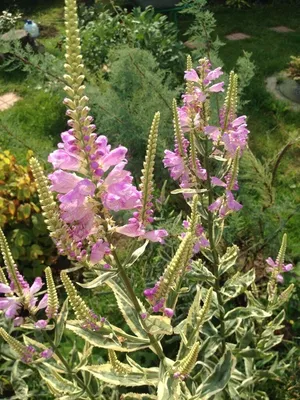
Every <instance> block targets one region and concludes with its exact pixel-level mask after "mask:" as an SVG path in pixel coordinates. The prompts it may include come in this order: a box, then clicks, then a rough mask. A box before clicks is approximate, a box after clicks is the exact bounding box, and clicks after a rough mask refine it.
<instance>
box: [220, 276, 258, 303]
mask: <svg viewBox="0 0 300 400" xmlns="http://www.w3.org/2000/svg"><path fill="white" fill-rule="evenodd" d="M254 281H255V270H254V269H251V270H250V271H248V272H246V274H243V275H241V274H240V273H239V272H238V273H236V274H235V275H234V276H233V277H232V278H230V279H228V280H227V281H226V282H225V284H224V285H223V287H222V289H221V293H222V294H223V296H224V297H225V303H226V302H227V301H229V300H232V299H234V298H235V297H237V296H239V295H240V294H241V293H244V292H245V291H246V289H247V287H248V286H250V285H251V284H252V283H253V282H254Z"/></svg>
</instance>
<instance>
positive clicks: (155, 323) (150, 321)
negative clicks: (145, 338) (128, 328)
mask: <svg viewBox="0 0 300 400" xmlns="http://www.w3.org/2000/svg"><path fill="white" fill-rule="evenodd" d="M145 324H146V326H147V328H148V331H149V333H151V334H152V335H172V333H173V328H172V325H171V320H170V318H168V317H164V316H163V315H150V316H149V317H148V318H146V319H145Z"/></svg>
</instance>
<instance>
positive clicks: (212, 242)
mask: <svg viewBox="0 0 300 400" xmlns="http://www.w3.org/2000/svg"><path fill="white" fill-rule="evenodd" d="M204 163H205V169H206V173H207V180H206V185H207V192H208V203H209V204H212V202H213V195H212V186H211V181H210V169H209V167H210V165H209V157H208V141H207V140H206V141H205V156H204ZM207 218H208V223H207V224H208V239H209V244H210V250H211V253H212V256H213V260H214V261H213V264H212V266H213V274H214V276H215V277H216V280H215V285H214V289H215V291H216V293H217V299H218V303H219V314H220V336H221V339H222V347H221V355H223V354H224V352H225V348H226V341H225V324H224V315H225V313H224V303H223V298H222V295H221V292H220V277H219V268H218V266H219V256H218V252H217V250H216V245H215V239H214V233H213V226H214V218H213V214H212V213H211V212H210V211H208V216H207Z"/></svg>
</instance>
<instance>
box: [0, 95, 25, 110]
mask: <svg viewBox="0 0 300 400" xmlns="http://www.w3.org/2000/svg"><path fill="white" fill-rule="evenodd" d="M19 100H21V97H19V96H18V95H16V94H15V93H12V92H10V93H5V94H3V95H2V96H0V111H4V110H7V109H8V108H10V107H12V106H13V105H14V104H15V103H16V102H17V101H19Z"/></svg>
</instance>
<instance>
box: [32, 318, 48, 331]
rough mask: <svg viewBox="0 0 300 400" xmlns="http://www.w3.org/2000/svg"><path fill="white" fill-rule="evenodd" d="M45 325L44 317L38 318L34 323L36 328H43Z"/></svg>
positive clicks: (46, 323) (46, 322)
mask: <svg viewBox="0 0 300 400" xmlns="http://www.w3.org/2000/svg"><path fill="white" fill-rule="evenodd" d="M47 325H48V321H47V320H46V319H40V320H39V321H37V322H36V323H35V324H34V326H35V327H36V328H37V329H45V328H46V326H47Z"/></svg>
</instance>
